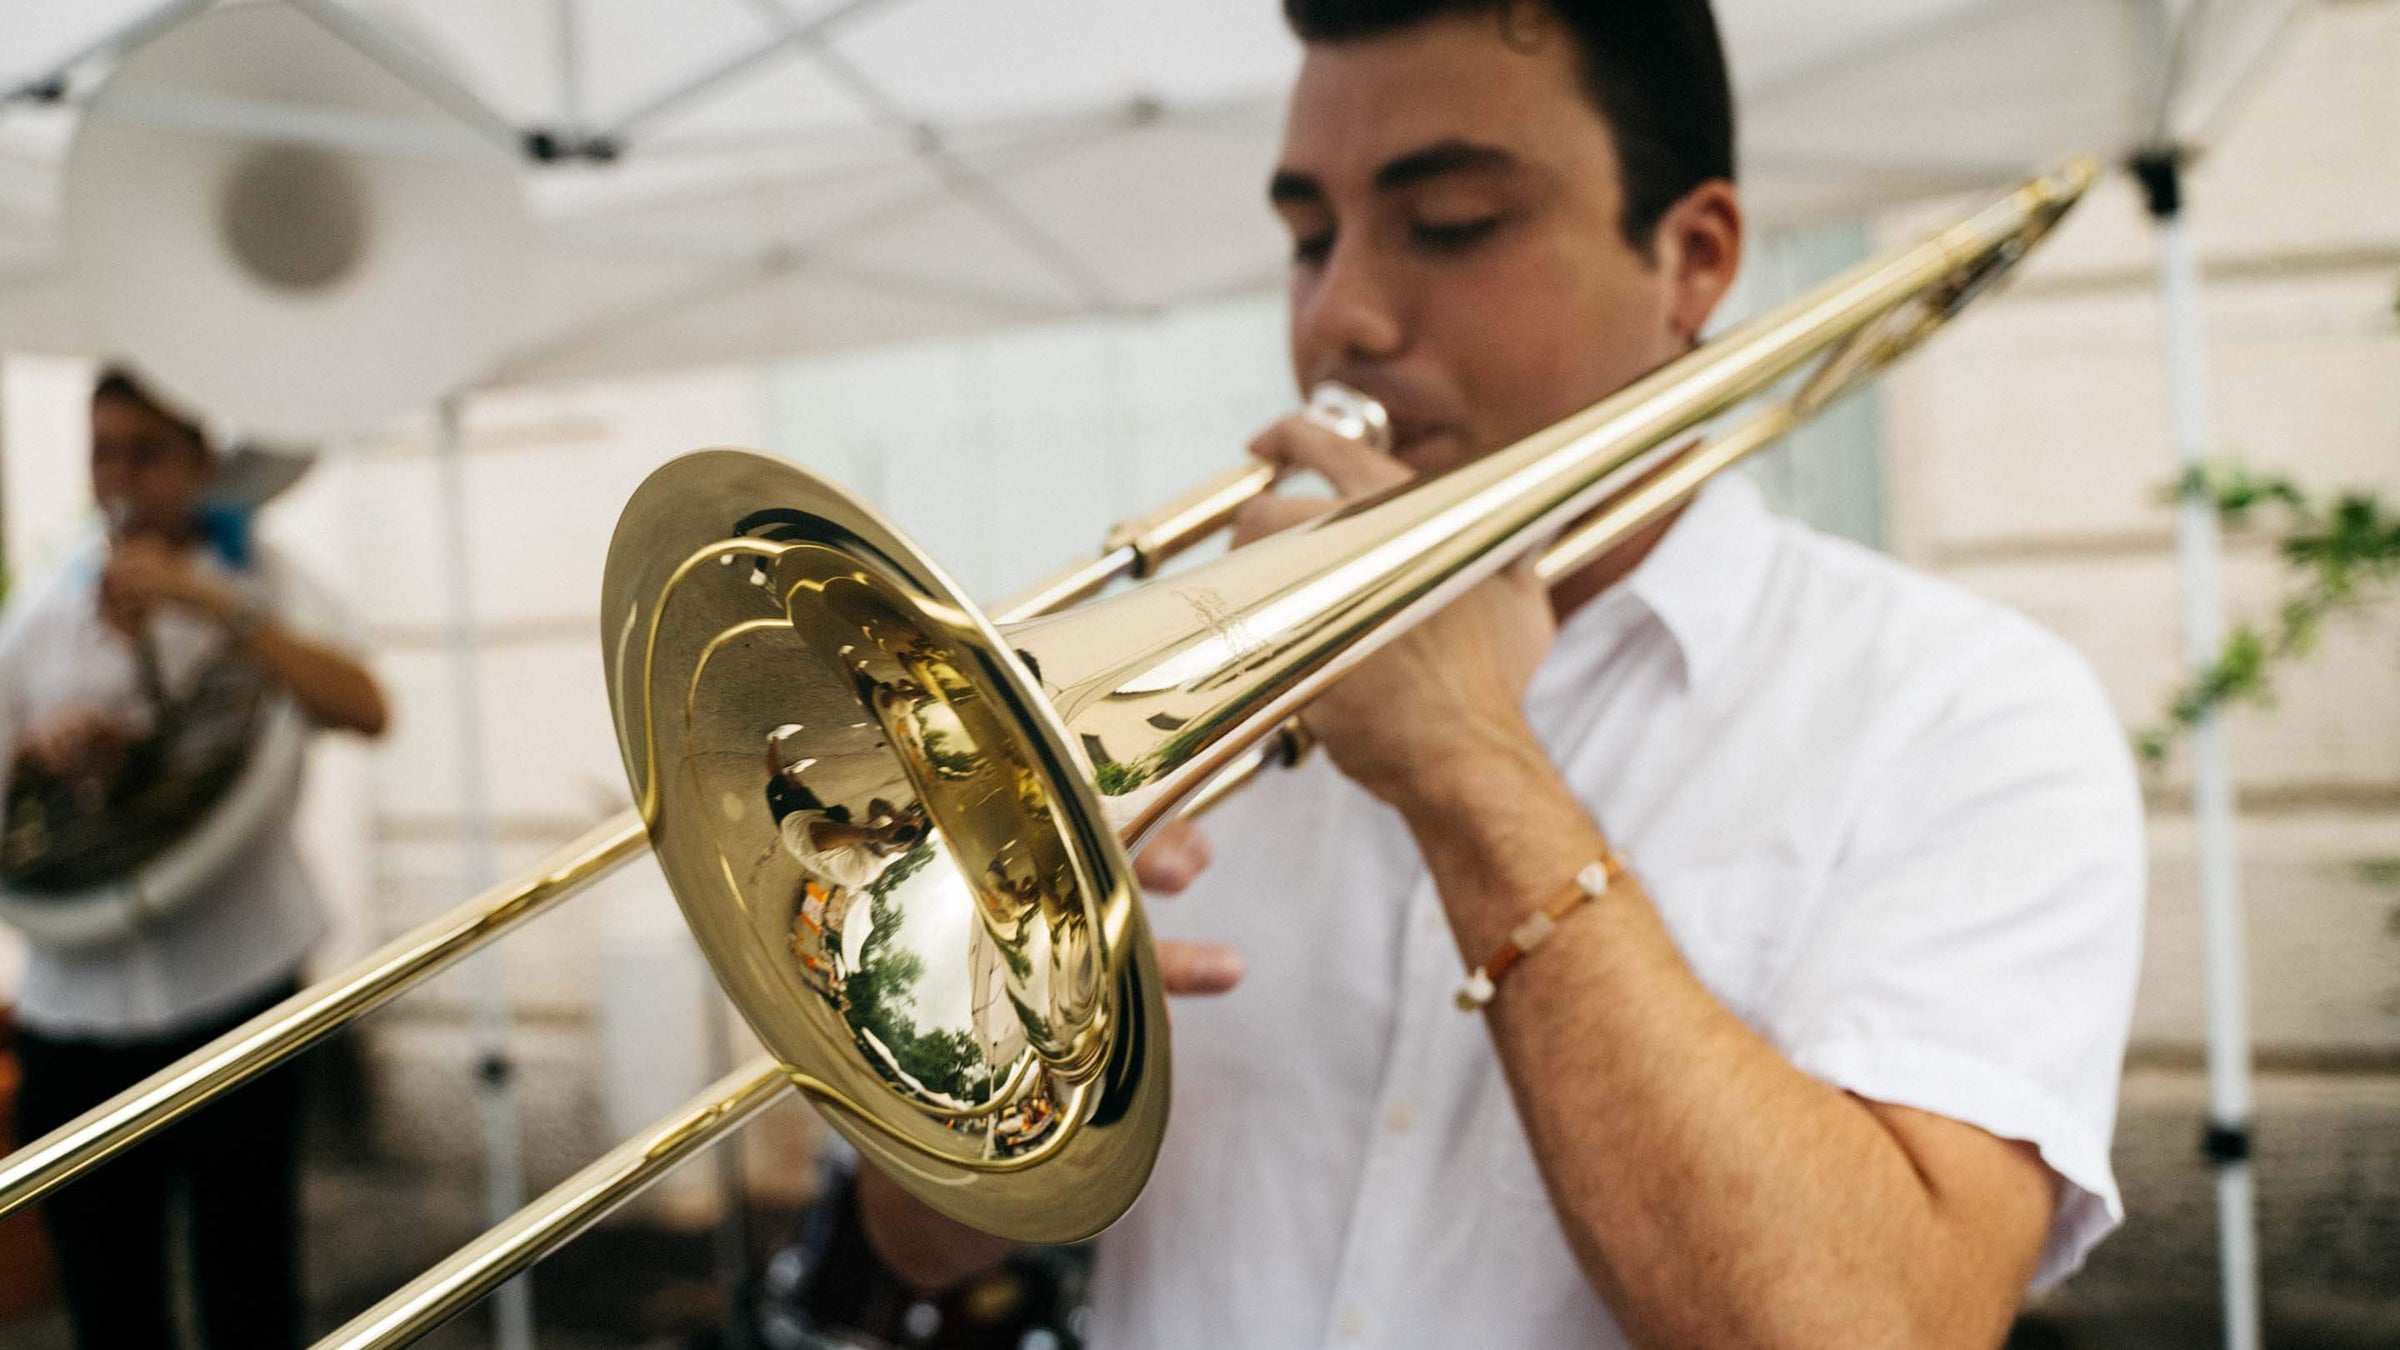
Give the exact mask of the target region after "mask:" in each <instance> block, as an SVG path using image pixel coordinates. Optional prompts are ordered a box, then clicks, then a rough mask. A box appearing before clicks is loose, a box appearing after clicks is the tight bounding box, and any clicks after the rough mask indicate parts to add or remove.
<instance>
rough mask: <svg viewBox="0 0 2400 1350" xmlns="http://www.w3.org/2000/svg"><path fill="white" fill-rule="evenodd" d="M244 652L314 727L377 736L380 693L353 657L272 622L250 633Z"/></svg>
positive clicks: (383, 714)
mask: <svg viewBox="0 0 2400 1350" xmlns="http://www.w3.org/2000/svg"><path fill="white" fill-rule="evenodd" d="M249 649H250V651H251V653H252V654H253V655H255V656H256V657H257V658H258V659H259V661H260V663H261V664H263V665H265V666H266V667H267V670H268V673H270V674H271V675H273V676H274V678H275V680H276V682H277V683H279V684H281V685H283V687H284V688H285V689H287V690H289V691H290V692H291V695H292V699H293V701H294V702H296V703H298V704H299V705H300V707H301V709H302V710H303V711H305V712H306V713H307V714H308V715H309V717H310V718H311V719H312V720H314V721H316V722H317V723H318V724H320V725H322V726H329V727H334V728H338V729H340V730H343V731H355V732H358V733H360V734H361V735H366V736H380V735H382V734H383V729H384V724H385V721H386V719H387V713H386V710H385V707H384V701H383V689H382V687H381V686H379V685H378V684H376V682H375V677H374V676H373V675H372V674H369V673H368V671H367V668H366V667H365V666H364V665H362V664H360V663H359V662H358V660H357V659H356V658H354V657H352V656H350V655H349V654H348V653H346V652H341V651H337V650H335V649H334V648H332V647H328V646H324V645H323V644H320V643H315V642H311V641H309V640H307V639H306V638H303V637H300V636H299V635H298V634H295V633H293V632H292V631H291V630H290V629H288V628H286V627H284V626H283V625H282V624H280V623H278V622H276V621H274V620H272V619H269V620H266V621H265V622H262V623H260V624H259V625H258V626H257V627H256V628H254V629H253V630H252V631H251V633H250V635H249Z"/></svg>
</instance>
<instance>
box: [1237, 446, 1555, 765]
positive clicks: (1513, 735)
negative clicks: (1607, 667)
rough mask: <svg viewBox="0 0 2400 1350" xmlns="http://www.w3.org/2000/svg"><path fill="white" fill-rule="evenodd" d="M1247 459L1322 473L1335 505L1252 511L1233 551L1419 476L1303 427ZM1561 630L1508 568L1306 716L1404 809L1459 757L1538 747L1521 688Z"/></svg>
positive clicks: (1521, 576)
mask: <svg viewBox="0 0 2400 1350" xmlns="http://www.w3.org/2000/svg"><path fill="white" fill-rule="evenodd" d="M1250 449H1251V453H1253V454H1255V455H1258V456H1259V457H1260V458H1262V459H1266V460H1268V461H1269V462H1271V463H1274V464H1276V465H1279V466H1282V467H1284V468H1287V469H1313V470H1315V471H1316V472H1317V473H1319V474H1322V475H1323V476H1324V477H1325V480H1326V481H1327V482H1329V483H1331V484H1332V485H1333V489H1334V491H1335V493H1336V494H1337V496H1336V497H1335V498H1332V499H1325V498H1315V499H1311V498H1305V497H1276V496H1267V497H1261V498H1258V499H1257V500H1255V501H1252V502H1251V503H1249V504H1248V505H1247V506H1245V507H1244V508H1243V509H1242V513H1241V515H1240V517H1239V518H1238V519H1237V521H1236V524H1235V530H1234V544H1235V546H1236V547H1239V546H1240V545H1242V544H1245V543H1248V542H1250V541H1252V540H1255V539H1257V538H1260V537H1261V536H1264V535H1268V534H1273V533H1276V532H1278V531H1281V530H1285V529H1289V528H1290V527H1292V526H1294V525H1297V524H1299V523H1301V522H1302V521H1306V520H1312V519H1314V518H1316V517H1317V516H1320V515H1323V514H1325V513H1326V512H1328V511H1331V510H1333V509H1334V508H1335V507H1336V506H1339V505H1341V504H1343V503H1345V502H1349V501H1355V500H1357V499H1358V498H1361V497H1366V496H1371V495H1374V494H1376V493H1380V492H1384V491H1387V490H1389V489H1392V488H1396V487H1400V486H1402V485H1405V484H1407V483H1408V482H1410V481H1411V480H1412V479H1413V478H1414V477H1415V475H1414V473H1412V472H1411V470H1410V469H1409V468H1408V466H1407V465H1405V464H1403V463H1401V462H1400V461H1399V460H1397V459H1395V458H1393V457H1392V456H1390V455H1386V454H1383V453H1381V452H1379V451H1376V450H1374V449H1373V448H1371V447H1369V446H1366V445H1362V444H1360V443H1359V442H1357V441H1354V440H1351V439H1349V438H1348V437H1345V436H1341V435H1337V434H1335V433H1334V432H1331V431H1328V430H1326V429H1325V428H1324V427H1321V426H1319V425H1317V424H1316V423H1314V422H1311V421H1309V420H1307V419H1306V418H1303V417H1287V418H1285V419H1283V420H1282V421H1280V422H1277V423H1276V424H1275V425H1274V426H1272V427H1269V428H1268V429H1267V430H1266V432H1265V433H1264V434H1262V435H1260V436H1259V438H1258V439H1257V440H1255V441H1253V442H1252V443H1251V446H1250ZM1556 629H1557V620H1556V618H1555V617H1554V615H1553V614H1552V612H1551V608H1550V597H1549V595H1548V593H1547V592H1546V591H1545V590H1544V589H1543V587H1542V585H1541V582H1540V580H1539V579H1538V578H1537V577H1536V576H1535V575H1534V572H1533V569H1532V567H1531V565H1530V564H1529V563H1527V564H1520V565H1518V566H1515V567H1511V568H1509V569H1508V570H1506V571H1504V572H1502V573H1500V574H1499V575H1497V576H1495V577H1492V578H1491V579H1489V580H1487V581H1485V582H1483V583H1482V584H1481V585H1478V586H1476V587H1475V588H1474V589H1472V590H1470V591H1468V592H1467V593H1466V594H1464V595H1462V596H1460V597H1459V598H1458V599H1456V600H1453V601H1451V602H1450V604H1449V605H1448V606H1447V607H1445V608H1444V609H1443V610H1442V612H1441V613H1439V614H1437V615H1435V616H1434V617H1433V618H1432V619H1430V620H1428V621H1426V622H1425V623H1423V624H1420V625H1418V626H1417V627H1416V628H1414V629H1412V630H1410V631H1409V632H1407V633H1405V634H1403V635H1402V636H1400V637H1399V638H1397V639H1395V640H1394V641H1392V642H1391V643H1390V644H1389V645H1387V646H1386V647H1384V648H1383V650H1381V651H1379V652H1377V653H1376V654H1375V655H1373V656H1371V657H1369V658H1368V659H1367V660H1366V661H1365V662H1364V663H1363V664H1361V665H1360V666H1359V667H1358V669H1356V670H1355V671H1353V672H1351V673H1350V674H1349V675H1347V676H1345V677H1344V678H1343V679H1342V680H1341V681H1340V682H1339V683H1337V684H1336V685H1335V686H1334V687H1333V688H1332V689H1330V690H1328V691H1327V692H1326V693H1325V694H1323V695H1321V696H1320V697H1318V698H1317V700H1316V701H1315V702H1313V703H1311V704H1310V705H1309V706H1308V709H1307V711H1306V712H1305V713H1304V714H1303V716H1304V717H1305V718H1306V720H1307V722H1308V728H1309V730H1310V731H1312V732H1314V733H1315V734H1316V737H1317V739H1318V740H1319V741H1320V742H1321V743H1322V744H1323V745H1324V747H1325V751H1326V753H1327V755H1329V756H1330V757H1331V758H1332V760H1333V762H1334V765H1335V767H1337V768H1339V769H1340V770H1341V771H1342V772H1343V773H1345V774H1347V775H1348V776H1349V777H1350V778H1352V779H1353V780H1355V781H1356V782H1357V783H1358V784H1359V785H1360V786H1362V787H1364V788H1366V789H1367V790H1368V791H1369V792H1372V793H1374V794H1375V795H1376V796H1378V797H1381V798H1383V799H1384V800H1386V801H1392V802H1398V801H1403V800H1406V799H1407V798H1408V797H1409V796H1411V795H1412V794H1414V793H1415V791H1416V790H1417V788H1418V787H1419V786H1422V785H1428V784H1436V783H1438V782H1440V781H1441V779H1442V778H1443V777H1444V776H1446V775H1448V774H1449V773H1451V772H1452V771H1453V769H1454V767H1455V766H1457V765H1458V764H1460V763H1461V762H1462V759H1463V758H1472V757H1474V756H1477V755H1482V754H1486V753H1491V752H1494V751H1498V752H1503V753H1511V754H1514V753H1519V752H1521V751H1523V750H1524V749H1525V748H1526V747H1527V746H1530V745H1531V744H1532V733H1531V732H1530V730H1529V729H1528V728H1527V727H1526V725H1525V719H1524V713H1523V708H1524V701H1525V688H1526V686H1527V685H1528V684H1529V683H1531V681H1532V679H1533V672H1534V669H1535V667H1537V666H1538V665H1540V664H1541V660H1542V656H1543V655H1544V654H1545V653H1546V652H1548V651H1549V649H1550V641H1551V638H1552V637H1553V635H1554V634H1555V632H1556Z"/></svg>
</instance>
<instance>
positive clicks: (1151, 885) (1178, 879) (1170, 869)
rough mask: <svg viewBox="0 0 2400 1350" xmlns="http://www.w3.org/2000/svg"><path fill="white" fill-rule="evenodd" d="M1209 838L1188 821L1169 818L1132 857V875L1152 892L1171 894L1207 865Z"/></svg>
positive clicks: (1189, 882) (1189, 881) (1147, 890)
mask: <svg viewBox="0 0 2400 1350" xmlns="http://www.w3.org/2000/svg"><path fill="white" fill-rule="evenodd" d="M1208 857H1209V853H1208V839H1207V837H1206V836H1204V835H1202V834H1201V833H1200V827H1199V826H1197V825H1194V824H1193V823H1192V822H1190V821H1188V820H1171V821H1168V822H1167V823H1166V825H1165V826H1164V827H1162V828H1161V829H1160V830H1159V832H1158V833H1157V834H1154V835H1152V836H1150V842H1149V843H1147V844H1144V845H1143V846H1142V851H1141V852H1140V853H1139V854H1137V855H1135V857H1134V860H1133V878H1134V880H1136V881H1138V882H1140V883H1141V884H1142V889H1143V890H1144V891H1146V892H1148V893H1150V894H1152V895H1173V894H1175V893H1176V892H1178V891H1180V890H1182V889H1183V888H1184V887H1186V886H1189V885H1191V884H1192V882H1193V880H1194V879H1195V878H1197V877H1198V876H1199V875H1200V873H1201V872H1203V871H1204V870H1206V869H1207V867H1208Z"/></svg>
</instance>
